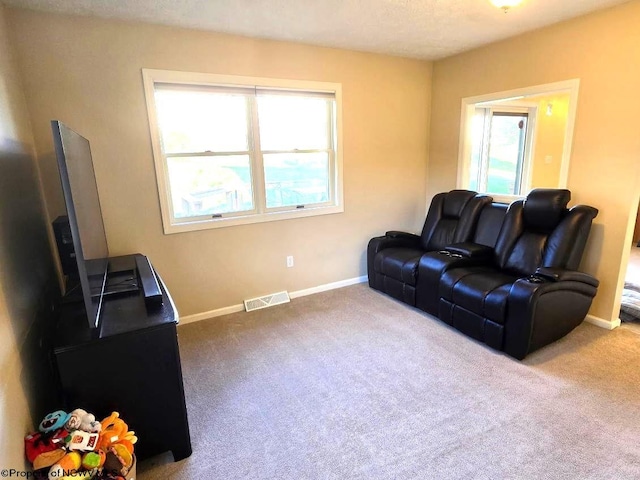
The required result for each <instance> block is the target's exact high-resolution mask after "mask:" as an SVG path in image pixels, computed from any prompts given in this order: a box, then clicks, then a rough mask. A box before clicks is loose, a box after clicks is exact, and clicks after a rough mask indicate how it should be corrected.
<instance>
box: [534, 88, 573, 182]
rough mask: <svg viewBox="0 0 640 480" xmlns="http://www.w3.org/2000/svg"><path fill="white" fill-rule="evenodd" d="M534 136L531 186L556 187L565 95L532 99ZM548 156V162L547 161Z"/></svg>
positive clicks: (562, 141)
mask: <svg viewBox="0 0 640 480" xmlns="http://www.w3.org/2000/svg"><path fill="white" fill-rule="evenodd" d="M535 101H536V102H537V104H538V113H537V115H536V136H535V146H534V156H533V168H532V171H531V185H532V188H535V187H556V186H557V185H558V182H559V181H560V164H561V163H562V151H563V148H564V137H565V132H566V129H567V115H568V113H569V94H558V95H548V96H544V97H536V98H535ZM549 104H551V105H552V114H551V115H547V105H549ZM548 157H551V158H550V159H549V161H547V158H548Z"/></svg>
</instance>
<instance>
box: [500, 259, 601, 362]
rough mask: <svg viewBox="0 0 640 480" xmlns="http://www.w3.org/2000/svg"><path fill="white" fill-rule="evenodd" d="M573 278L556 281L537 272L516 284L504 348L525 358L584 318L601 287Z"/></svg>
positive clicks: (508, 352) (510, 299) (518, 356)
mask: <svg viewBox="0 0 640 480" xmlns="http://www.w3.org/2000/svg"><path fill="white" fill-rule="evenodd" d="M551 270H554V269H551ZM558 270H562V269H558ZM546 273H550V272H546ZM572 273H580V272H572ZM569 277H570V276H569V275H567V278H566V279H563V280H560V279H558V280H556V279H553V278H548V277H546V276H542V275H537V274H536V275H532V276H531V277H528V278H520V279H518V280H516V281H515V282H514V283H513V286H512V287H511V290H510V292H509V297H508V298H507V311H508V312H509V313H508V317H507V318H506V320H505V324H504V329H505V330H504V343H503V350H504V351H505V352H506V353H507V354H508V355H511V356H512V357H515V358H517V359H520V360H521V359H523V358H524V357H525V356H527V354H529V353H531V352H533V351H535V350H537V349H539V348H541V347H543V346H545V345H548V344H549V343H552V342H554V341H556V340H558V339H559V338H561V337H563V336H564V335H566V334H567V333H569V332H570V331H571V330H573V329H574V328H575V327H577V326H578V325H579V324H580V323H581V322H582V321H583V320H584V318H585V316H586V315H587V312H588V311H589V308H590V307H591V302H592V300H593V297H594V296H595V295H596V292H597V288H596V286H594V285H593V284H592V283H588V282H583V281H580V280H576V279H574V278H571V279H569ZM578 277H580V278H582V277H581V276H576V278H578ZM559 278H560V277H559Z"/></svg>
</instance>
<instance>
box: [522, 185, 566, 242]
mask: <svg viewBox="0 0 640 480" xmlns="http://www.w3.org/2000/svg"><path fill="white" fill-rule="evenodd" d="M569 200H571V192H570V191H569V190H559V189H558V190H555V189H548V188H536V189H534V190H531V192H529V195H527V198H525V199H524V203H523V214H524V221H525V223H526V225H527V229H528V230H533V231H538V232H540V233H549V232H551V231H552V230H553V229H554V228H556V226H557V225H558V223H560V220H562V219H563V218H564V216H565V215H566V213H567V204H568V203H569Z"/></svg>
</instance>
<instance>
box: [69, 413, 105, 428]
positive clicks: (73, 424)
mask: <svg viewBox="0 0 640 480" xmlns="http://www.w3.org/2000/svg"><path fill="white" fill-rule="evenodd" d="M65 428H66V429H67V430H68V431H70V432H72V431H74V430H82V431H83V432H89V433H98V432H100V430H101V429H102V425H101V424H100V422H98V421H96V417H95V416H94V415H93V414H92V413H89V412H87V411H86V410H83V409H81V408H76V409H75V410H74V411H72V412H71V413H70V414H69V418H68V419H67V421H66V423H65Z"/></svg>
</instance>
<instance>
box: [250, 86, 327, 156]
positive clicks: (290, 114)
mask: <svg viewBox="0 0 640 480" xmlns="http://www.w3.org/2000/svg"><path fill="white" fill-rule="evenodd" d="M328 101H329V100H326V99H323V98H305V97H287V96H283V95H260V96H258V118H259V121H260V145H261V147H262V150H296V149H298V150H323V149H328V148H329V135H328V113H327V102H328Z"/></svg>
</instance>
